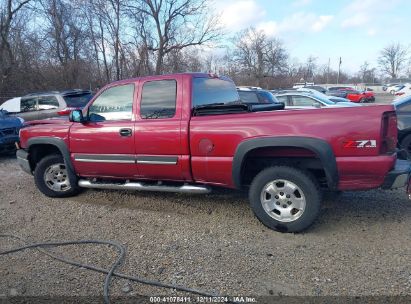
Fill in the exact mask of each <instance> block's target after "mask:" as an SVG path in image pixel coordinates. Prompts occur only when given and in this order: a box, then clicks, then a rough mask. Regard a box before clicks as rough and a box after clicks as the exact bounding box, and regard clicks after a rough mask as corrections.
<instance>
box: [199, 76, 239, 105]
mask: <svg viewBox="0 0 411 304" xmlns="http://www.w3.org/2000/svg"><path fill="white" fill-rule="evenodd" d="M240 102H241V101H240V97H239V95H238V92H237V88H236V86H235V85H234V83H233V82H232V81H231V80H229V79H223V78H206V77H204V78H193V91H192V108H194V107H197V106H203V105H211V104H224V105H228V104H234V103H240Z"/></svg>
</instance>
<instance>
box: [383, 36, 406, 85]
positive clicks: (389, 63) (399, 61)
mask: <svg viewBox="0 0 411 304" xmlns="http://www.w3.org/2000/svg"><path fill="white" fill-rule="evenodd" d="M407 57H408V49H407V48H405V47H404V46H402V45H401V44H399V43H393V44H391V45H388V46H386V47H385V48H384V49H382V51H381V53H380V57H379V60H378V62H379V64H380V67H381V70H383V71H384V72H385V73H387V74H388V75H390V76H391V78H397V77H398V76H399V73H400V72H401V70H402V69H403V67H404V63H405V62H406V61H407Z"/></svg>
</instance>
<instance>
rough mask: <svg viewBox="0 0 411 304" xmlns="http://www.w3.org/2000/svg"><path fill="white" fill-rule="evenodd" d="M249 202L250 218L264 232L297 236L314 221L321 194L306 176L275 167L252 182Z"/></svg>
mask: <svg viewBox="0 0 411 304" xmlns="http://www.w3.org/2000/svg"><path fill="white" fill-rule="evenodd" d="M249 199H250V204H251V208H252V210H253V211H254V214H255V215H256V216H257V218H258V219H259V220H260V221H261V222H262V223H263V224H264V225H265V226H267V227H268V228H271V229H274V230H277V231H280V232H299V231H302V230H304V229H306V228H308V227H309V226H310V225H311V224H312V223H313V222H314V220H315V219H316V217H317V215H318V212H319V210H320V206H321V191H320V189H319V186H318V183H317V182H316V181H315V180H314V178H313V177H312V176H311V175H310V174H309V173H308V172H304V171H301V170H298V169H296V168H293V167H287V166H276V167H270V168H267V169H265V170H263V171H261V172H260V173H259V174H258V175H257V176H256V177H255V178H254V180H253V182H252V184H251V187H250V191H249Z"/></svg>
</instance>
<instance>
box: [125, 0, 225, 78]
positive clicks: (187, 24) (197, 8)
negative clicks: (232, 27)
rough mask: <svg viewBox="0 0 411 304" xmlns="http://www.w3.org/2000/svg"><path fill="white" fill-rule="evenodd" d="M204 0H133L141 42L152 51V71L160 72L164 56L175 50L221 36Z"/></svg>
mask: <svg viewBox="0 0 411 304" xmlns="http://www.w3.org/2000/svg"><path fill="white" fill-rule="evenodd" d="M207 3H208V1H207V0H133V1H131V4H130V5H129V7H130V9H132V10H133V12H134V16H135V17H136V19H135V20H136V21H137V22H138V23H139V25H138V26H139V29H140V30H144V32H143V35H144V37H143V38H144V42H145V43H146V44H147V47H148V49H149V50H150V51H152V52H155V54H156V58H155V73H156V74H161V73H162V72H163V68H164V67H163V65H164V59H165V57H166V56H167V55H168V54H170V53H171V52H174V51H176V50H182V49H185V48H187V47H190V46H196V45H204V44H207V43H210V42H213V41H216V40H217V39H218V38H219V37H220V36H221V30H220V27H219V23H218V19H217V17H216V16H214V15H213V14H211V12H210V10H209V8H208V6H207Z"/></svg>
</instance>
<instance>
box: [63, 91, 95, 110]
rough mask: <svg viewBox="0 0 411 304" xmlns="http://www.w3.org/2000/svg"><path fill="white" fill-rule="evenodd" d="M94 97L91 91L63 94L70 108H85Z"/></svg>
mask: <svg viewBox="0 0 411 304" xmlns="http://www.w3.org/2000/svg"><path fill="white" fill-rule="evenodd" d="M92 97H93V95H92V94H91V93H89V92H87V93H83V94H74V95H66V96H63V98H64V100H65V101H66V104H67V107H69V108H84V107H85V105H86V104H87V103H88V102H89V101H90V99H91V98H92Z"/></svg>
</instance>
